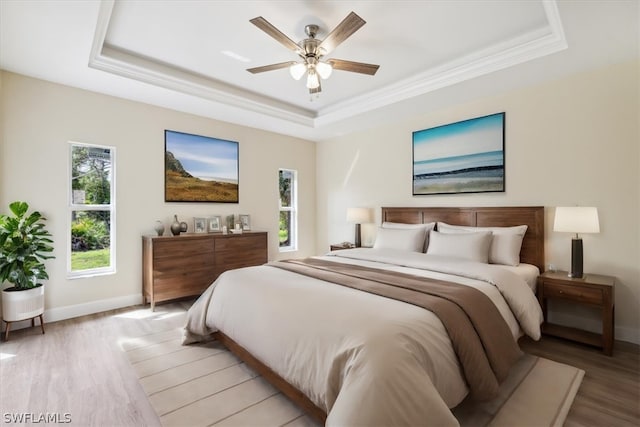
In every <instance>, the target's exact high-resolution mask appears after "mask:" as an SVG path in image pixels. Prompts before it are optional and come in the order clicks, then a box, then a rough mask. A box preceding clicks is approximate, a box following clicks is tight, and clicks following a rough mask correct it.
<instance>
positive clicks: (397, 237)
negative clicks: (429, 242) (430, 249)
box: [373, 227, 427, 252]
mask: <svg viewBox="0 0 640 427" xmlns="http://www.w3.org/2000/svg"><path fill="white" fill-rule="evenodd" d="M426 234H427V233H426V231H425V228H424V227H421V228H404V229H401V228H383V227H378V234H377V235H376V241H375V243H374V244H373V247H374V248H375V249H402V250H405V251H412V252H422V251H423V250H424V239H425V236H426Z"/></svg>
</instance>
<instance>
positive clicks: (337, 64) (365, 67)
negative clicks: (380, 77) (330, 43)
mask: <svg viewBox="0 0 640 427" xmlns="http://www.w3.org/2000/svg"><path fill="white" fill-rule="evenodd" d="M327 62H328V63H329V64H331V66H332V67H333V69H334V70H342V71H351V72H352V73H360V74H369V75H370V76H373V75H375V74H376V72H377V71H378V68H380V66H379V65H375V64H365V63H364V62H354V61H346V60H344V59H333V58H332V59H329V60H328V61H327Z"/></svg>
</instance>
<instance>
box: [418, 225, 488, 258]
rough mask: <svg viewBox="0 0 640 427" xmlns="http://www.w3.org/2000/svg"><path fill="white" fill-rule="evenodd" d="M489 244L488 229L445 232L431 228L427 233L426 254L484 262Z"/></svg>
mask: <svg viewBox="0 0 640 427" xmlns="http://www.w3.org/2000/svg"><path fill="white" fill-rule="evenodd" d="M490 245H491V232H490V231H479V232H477V233H455V234H454V233H451V234H447V233H439V232H437V231H434V230H432V231H431V233H430V234H429V247H428V248H427V254H429V255H442V256H451V257H457V258H463V259H466V260H469V261H477V262H482V263H485V264H486V263H487V261H488V260H489V246H490Z"/></svg>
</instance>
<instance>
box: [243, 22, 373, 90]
mask: <svg viewBox="0 0 640 427" xmlns="http://www.w3.org/2000/svg"><path fill="white" fill-rule="evenodd" d="M249 22H251V23H252V24H253V25H255V26H256V27H258V28H260V29H261V30H262V31H264V32H265V33H267V34H268V35H270V36H271V37H273V38H274V39H275V40H276V41H278V42H280V43H281V44H282V45H283V46H284V47H286V48H287V49H291V50H292V51H294V52H295V53H297V54H298V55H299V56H300V58H301V59H302V61H300V62H296V61H287V62H280V63H278V64H271V65H264V66H262V67H255V68H249V69H247V71H249V72H250V73H253V74H257V73H264V72H265V71H272V70H279V69H281V68H289V72H290V74H291V77H293V78H294V79H296V80H300V79H301V78H302V76H304V74H305V73H307V88H308V89H309V93H310V94H314V93H319V92H320V91H321V90H322V88H321V85H320V81H321V79H324V80H326V79H328V78H329V76H330V75H331V72H332V71H333V70H342V71H350V72H352V73H360V74H368V75H371V76H373V75H374V74H375V73H376V71H378V68H379V67H380V66H379V65H374V64H365V63H363V62H354V61H346V60H344V59H335V58H331V59H328V60H326V61H323V60H321V59H322V57H324V56H325V55H328V54H329V53H331V52H332V51H333V50H334V49H335V48H336V47H337V46H338V45H339V44H340V43H342V42H343V41H345V40H346V39H347V38H348V37H349V36H351V35H352V34H353V33H355V32H356V31H358V30H359V29H360V27H362V26H363V25H364V24H366V21H365V20H364V19H362V18H361V17H359V16H358V15H357V14H356V13H355V12H351V13H349V15H347V17H346V18H345V19H344V20H343V21H342V22H341V23H339V24H338V26H337V27H336V28H334V29H333V31H331V33H329V35H328V36H327V37H326V38H325V39H324V40H319V39H316V34H317V33H318V29H319V28H318V26H317V25H313V24H312V25H307V26H305V27H304V31H305V33H306V34H307V36H308V38H306V39H304V40H302V41H300V42H299V43H296V42H294V41H293V40H291V39H290V38H289V37H287V36H286V35H285V34H284V33H282V32H281V31H280V30H278V29H277V28H276V27H274V26H273V25H272V24H271V23H270V22H269V21H267V20H266V19H264V18H263V17H262V16H258V17H257V18H253V19H251V20H250V21H249Z"/></svg>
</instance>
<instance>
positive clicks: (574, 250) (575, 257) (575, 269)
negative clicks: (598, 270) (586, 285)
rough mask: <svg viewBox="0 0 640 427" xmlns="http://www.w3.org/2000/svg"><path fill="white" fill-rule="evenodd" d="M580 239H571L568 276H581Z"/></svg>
mask: <svg viewBox="0 0 640 427" xmlns="http://www.w3.org/2000/svg"><path fill="white" fill-rule="evenodd" d="M582 276H583V274H582V239H580V238H577V239H571V272H570V273H569V277H573V278H574V279H580V278H582Z"/></svg>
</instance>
